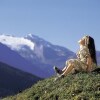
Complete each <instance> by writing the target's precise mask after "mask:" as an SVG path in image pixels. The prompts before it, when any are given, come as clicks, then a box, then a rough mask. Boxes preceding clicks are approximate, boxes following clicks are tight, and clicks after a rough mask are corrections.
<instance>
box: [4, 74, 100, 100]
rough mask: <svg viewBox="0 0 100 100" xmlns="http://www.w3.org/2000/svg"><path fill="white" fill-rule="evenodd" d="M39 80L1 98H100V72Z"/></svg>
mask: <svg viewBox="0 0 100 100" xmlns="http://www.w3.org/2000/svg"><path fill="white" fill-rule="evenodd" d="M54 79H55V77H52V78H49V79H45V80H43V81H39V82H38V83H37V84H35V85H33V86H32V87H31V88H29V89H27V90H25V91H23V92H22V93H19V94H17V95H15V96H11V97H7V98H4V99H3V100H100V74H96V73H88V74H87V73H78V74H74V75H68V76H67V77H65V78H63V79H60V80H57V81H54Z"/></svg>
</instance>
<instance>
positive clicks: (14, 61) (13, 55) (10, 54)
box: [0, 44, 48, 77]
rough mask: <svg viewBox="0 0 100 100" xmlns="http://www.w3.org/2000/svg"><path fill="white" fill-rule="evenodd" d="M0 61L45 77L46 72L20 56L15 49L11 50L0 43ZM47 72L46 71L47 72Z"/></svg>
mask: <svg viewBox="0 0 100 100" xmlns="http://www.w3.org/2000/svg"><path fill="white" fill-rule="evenodd" d="M0 50H1V51H0V61H1V62H3V63H6V64H8V65H10V66H13V67H14V68H17V69H20V70H22V71H25V72H28V73H31V74H33V75H36V76H40V77H41V76H42V77H45V75H46V72H45V71H43V70H41V69H40V68H38V67H36V65H34V64H31V63H30V62H28V61H27V60H26V59H24V58H23V57H21V56H20V55H19V54H18V53H17V52H16V51H14V50H11V49H10V48H9V47H7V46H6V45H3V44H0ZM47 74H48V73H47Z"/></svg>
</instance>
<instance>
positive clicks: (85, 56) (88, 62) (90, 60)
mask: <svg viewBox="0 0 100 100" xmlns="http://www.w3.org/2000/svg"><path fill="white" fill-rule="evenodd" d="M78 43H79V45H80V49H79V51H78V53H77V59H70V60H68V61H66V66H65V67H64V69H62V70H60V69H58V68H57V67H54V70H55V71H56V73H57V74H59V77H64V76H66V75H68V74H69V73H75V72H77V71H78V72H80V71H84V72H91V71H92V70H93V69H94V66H96V65H97V61H96V52H95V43H94V39H93V38H92V37H90V36H84V37H83V38H82V39H80V40H79V41H78Z"/></svg>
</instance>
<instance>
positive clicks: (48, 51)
mask: <svg viewBox="0 0 100 100" xmlns="http://www.w3.org/2000/svg"><path fill="white" fill-rule="evenodd" d="M0 50H1V52H0V61H1V62H3V63H6V64H8V65H10V66H13V67H15V68H17V69H20V70H22V71H25V72H28V73H31V74H33V75H36V76H38V77H41V78H47V77H50V76H52V75H53V74H54V71H53V66H54V65H55V66H59V68H62V67H63V66H64V64H65V61H66V60H67V59H70V58H75V57H76V56H75V53H74V52H72V51H70V50H68V49H67V48H64V47H61V46H57V45H53V44H51V43H49V42H47V41H45V40H44V39H42V38H39V37H37V36H35V35H33V34H28V35H27V36H25V37H14V36H10V35H0ZM97 58H98V63H99V62H100V60H99V58H100V52H99V51H98V52H97Z"/></svg>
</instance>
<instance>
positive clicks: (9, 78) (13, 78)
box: [0, 62, 41, 100]
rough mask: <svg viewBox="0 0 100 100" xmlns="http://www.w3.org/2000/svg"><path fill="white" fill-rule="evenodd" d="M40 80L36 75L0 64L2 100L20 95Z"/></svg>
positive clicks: (0, 95)
mask: <svg viewBox="0 0 100 100" xmlns="http://www.w3.org/2000/svg"><path fill="white" fill-rule="evenodd" d="M39 80H41V79H40V78H39V77H37V76H35V75H31V74H29V73H26V72H23V71H21V70H18V69H15V68H13V67H11V66H9V65H7V64H4V63H1V62H0V98H2V97H5V96H8V95H14V94H16V93H19V92H21V91H23V90H24V89H26V88H29V87H31V86H32V85H33V84H34V83H36V82H37V81H39ZM0 100H1V99H0Z"/></svg>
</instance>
